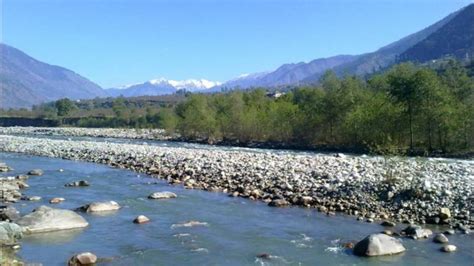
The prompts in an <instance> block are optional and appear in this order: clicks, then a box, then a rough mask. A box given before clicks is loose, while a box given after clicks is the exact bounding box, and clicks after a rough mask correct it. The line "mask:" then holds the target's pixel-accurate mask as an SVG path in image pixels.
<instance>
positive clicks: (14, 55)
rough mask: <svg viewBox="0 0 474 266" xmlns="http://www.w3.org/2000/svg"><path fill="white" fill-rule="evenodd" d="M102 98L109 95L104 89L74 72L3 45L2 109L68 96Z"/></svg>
mask: <svg viewBox="0 0 474 266" xmlns="http://www.w3.org/2000/svg"><path fill="white" fill-rule="evenodd" d="M102 96H106V93H105V92H104V91H103V90H102V88H100V87H99V86H98V85H97V84H95V83H93V82H91V81H89V80H88V79H86V78H84V77H82V76H80V75H78V74H76V73H74V72H73V71H71V70H68V69H65V68H62V67H59V66H53V65H49V64H46V63H43V62H40V61H38V60H36V59H34V58H32V57H30V56H28V55H27V54H25V53H23V52H21V51H20V50H18V49H15V48H13V47H11V46H8V45H5V44H0V108H19V107H31V106H32V105H34V104H39V103H42V102H47V101H53V100H57V99H59V98H64V97H68V98H71V99H86V98H94V97H102Z"/></svg>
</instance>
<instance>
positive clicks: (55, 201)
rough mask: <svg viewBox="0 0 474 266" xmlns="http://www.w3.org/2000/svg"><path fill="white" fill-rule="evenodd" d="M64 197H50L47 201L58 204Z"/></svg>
mask: <svg viewBox="0 0 474 266" xmlns="http://www.w3.org/2000/svg"><path fill="white" fill-rule="evenodd" d="M65 200H66V199H65V198H52V199H51V200H50V201H49V203H51V204H58V203H61V202H63V201H65Z"/></svg>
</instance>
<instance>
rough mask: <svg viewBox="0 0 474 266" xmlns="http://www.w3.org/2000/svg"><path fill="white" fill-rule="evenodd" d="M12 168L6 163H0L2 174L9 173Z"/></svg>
mask: <svg viewBox="0 0 474 266" xmlns="http://www.w3.org/2000/svg"><path fill="white" fill-rule="evenodd" d="M10 170H11V168H10V167H9V166H8V165H7V164H6V163H0V172H8V171H10Z"/></svg>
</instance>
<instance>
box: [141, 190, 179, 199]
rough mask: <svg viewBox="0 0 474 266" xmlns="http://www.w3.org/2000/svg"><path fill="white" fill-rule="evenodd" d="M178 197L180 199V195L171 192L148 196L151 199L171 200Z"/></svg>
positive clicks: (155, 193)
mask: <svg viewBox="0 0 474 266" xmlns="http://www.w3.org/2000/svg"><path fill="white" fill-rule="evenodd" d="M176 197H178V195H176V194H175V193H173V192H169V191H163V192H154V193H151V194H150V195H149V196H148V198H149V199H171V198H176Z"/></svg>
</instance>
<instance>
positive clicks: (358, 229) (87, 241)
mask: <svg viewBox="0 0 474 266" xmlns="http://www.w3.org/2000/svg"><path fill="white" fill-rule="evenodd" d="M0 161H2V162H5V163H6V164H7V165H9V166H11V168H13V170H11V171H9V172H6V173H3V174H2V173H0V176H21V175H24V174H26V173H28V172H29V171H30V170H31V169H36V168H41V169H42V170H43V175H42V176H30V178H29V179H28V180H27V183H28V185H29V188H27V189H24V190H22V193H23V194H24V195H26V196H39V197H41V200H39V201H19V202H18V203H16V204H14V205H13V206H15V208H17V210H18V211H20V215H21V216H24V215H27V214H29V213H31V211H32V210H33V209H36V208H38V207H39V206H41V205H47V206H51V207H53V208H58V209H69V210H71V209H76V208H77V207H79V206H83V205H85V204H89V203H90V202H94V201H105V200H115V201H117V202H118V203H119V204H120V205H121V206H122V208H121V209H120V210H117V211H115V212H111V213H109V212H108V213H104V214H94V213H84V212H78V214H80V215H81V216H82V217H84V219H86V220H87V222H89V224H90V226H88V227H86V228H83V229H81V230H64V231H56V232H51V233H47V234H42V233H39V234H31V235H26V234H25V235H24V236H23V238H22V239H21V240H20V243H19V244H20V245H21V248H20V249H17V250H15V253H16V255H17V257H18V259H20V260H22V261H23V262H25V263H27V264H28V263H34V264H33V265H39V263H42V264H43V265H64V264H65V262H66V261H67V260H68V259H69V258H70V257H71V256H72V255H74V254H77V253H79V252H86V251H89V252H92V253H94V254H96V255H97V257H98V265H114V266H115V265H209V264H211V265H222V264H226V265H319V264H324V265H360V266H365V265H373V264H384V265H415V264H416V265H422V266H425V265H427V266H429V265H435V264H436V265H471V264H472V259H473V254H472V252H471V248H472V243H473V240H474V238H473V235H472V234H471V235H466V234H455V235H448V237H449V244H452V245H455V246H457V247H458V250H457V251H456V252H455V253H450V254H449V253H444V252H441V251H440V248H441V247H442V245H441V244H438V243H435V242H433V241H431V239H429V240H412V239H409V238H407V237H397V239H400V240H401V241H402V242H403V246H404V247H405V248H406V251H405V252H404V253H402V254H400V255H393V256H380V257H373V258H364V257H358V256H355V255H354V254H353V253H352V250H351V249H350V248H347V245H348V243H355V242H357V241H359V240H361V239H363V238H364V237H366V236H367V235H368V234H373V233H376V232H380V231H381V230H391V231H393V232H399V231H400V230H402V229H403V228H405V227H406V225H404V224H399V225H397V226H396V227H383V226H381V225H379V224H377V223H366V222H365V221H360V222H357V221H355V220H354V219H353V217H350V216H346V215H336V216H327V215H325V214H324V213H321V212H317V211H315V210H314V209H308V208H269V207H267V206H266V205H265V204H264V203H263V202H259V201H249V200H247V199H244V198H240V197H227V196H225V195H224V194H222V193H209V192H206V191H201V190H196V189H194V190H192V189H184V188H183V187H182V186H170V185H169V184H168V183H167V182H166V181H165V180H153V179H151V178H150V177H149V176H147V175H143V174H137V173H134V172H132V171H127V170H122V169H115V168H111V167H107V166H106V165H100V164H95V163H87V162H81V161H71V160H62V159H57V158H48V157H37V156H30V155H23V154H15V153H1V152H0ZM60 169H61V170H60ZM78 179H84V180H87V181H88V182H89V183H90V186H88V187H82V188H81V187H78V188H71V187H65V186H64V185H65V184H68V183H70V182H73V181H77V180H78ZM156 191H171V192H173V193H176V194H177V195H178V197H177V198H173V199H167V200H152V199H147V196H148V195H149V194H150V193H153V192H156ZM53 197H62V198H65V201H63V202H61V203H58V204H50V203H49V200H50V199H51V198H53ZM138 215H146V216H147V217H148V218H150V220H151V221H150V222H149V223H147V224H135V223H133V222H132V220H133V219H134V218H135V217H137V216H138ZM190 220H193V221H200V222H202V224H204V225H202V226H194V227H184V226H181V225H182V224H183V223H184V222H186V221H190ZM425 228H429V229H431V230H432V231H433V232H435V233H436V232H443V231H444V230H446V228H445V226H440V225H433V226H430V225H427V226H426V227H425Z"/></svg>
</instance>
